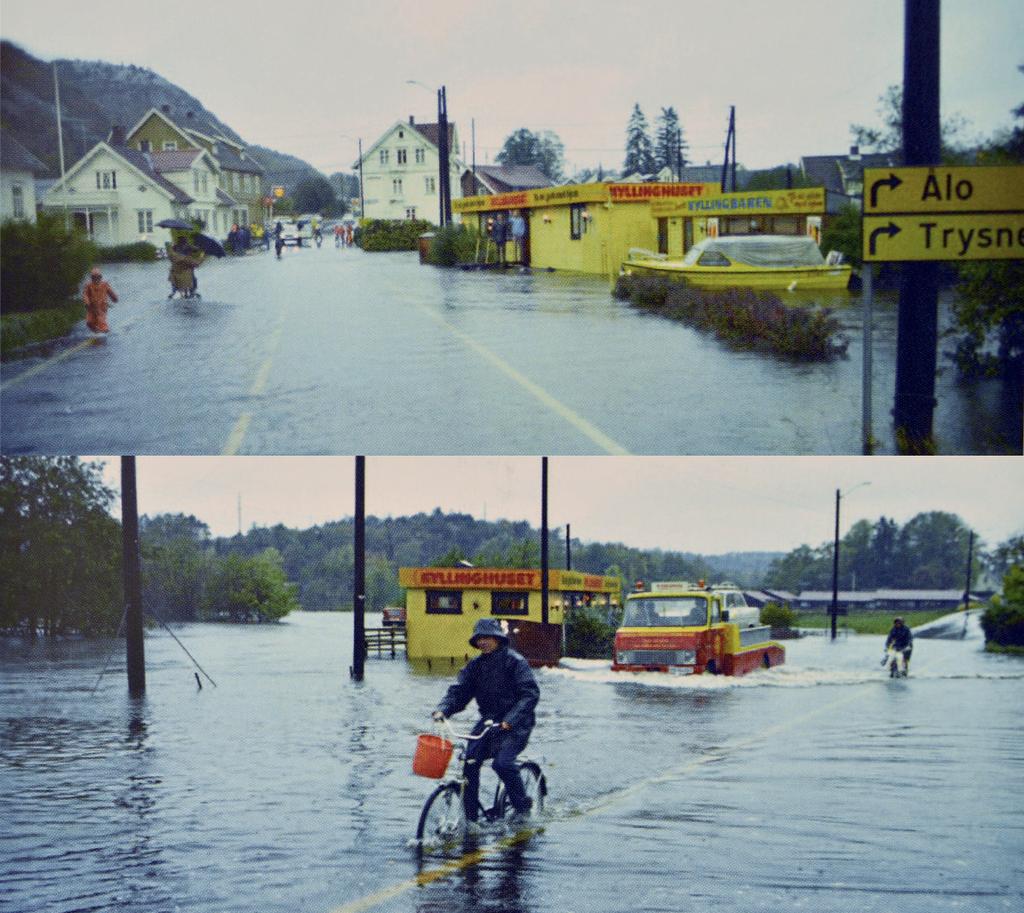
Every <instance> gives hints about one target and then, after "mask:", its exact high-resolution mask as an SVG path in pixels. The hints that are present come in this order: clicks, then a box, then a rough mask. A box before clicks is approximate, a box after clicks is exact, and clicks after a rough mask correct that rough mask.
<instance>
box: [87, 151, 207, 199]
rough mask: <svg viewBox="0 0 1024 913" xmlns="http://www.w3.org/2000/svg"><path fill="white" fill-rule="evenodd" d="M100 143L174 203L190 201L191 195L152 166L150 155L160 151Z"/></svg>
mask: <svg viewBox="0 0 1024 913" xmlns="http://www.w3.org/2000/svg"><path fill="white" fill-rule="evenodd" d="M101 145H104V146H106V147H107V148H108V149H109V150H110V151H111V152H113V153H114V154H115V155H119V156H120V157H121V158H123V159H124V160H125V161H126V162H128V163H129V164H130V165H132V166H133V167H134V168H137V169H138V170H139V171H141V172H142V173H143V174H144V175H145V176H146V177H148V178H149V179H150V180H151V181H153V182H154V183H155V184H157V186H159V187H160V188H162V189H163V190H166V191H167V192H168V193H169V194H170V195H171V198H172V199H173V200H174V202H175V203H191V202H192V197H190V196H189V195H188V194H187V193H185V191H184V190H182V189H181V188H180V187H178V186H176V185H175V184H172V183H171V182H170V181H168V180H167V178H165V177H164V176H163V175H162V174H160V173H159V172H158V171H157V170H156V169H155V168H154V167H153V161H152V157H153V156H154V155H159V154H160V153H154V152H140V151H139V150H138V149H132V148H131V147H130V146H107V144H106V143H102V144H101ZM83 161H84V158H83Z"/></svg>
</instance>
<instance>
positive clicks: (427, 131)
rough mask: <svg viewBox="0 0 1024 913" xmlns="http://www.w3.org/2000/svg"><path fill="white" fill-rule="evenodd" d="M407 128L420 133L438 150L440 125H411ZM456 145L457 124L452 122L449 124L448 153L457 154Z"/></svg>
mask: <svg viewBox="0 0 1024 913" xmlns="http://www.w3.org/2000/svg"><path fill="white" fill-rule="evenodd" d="M407 126H409V127H412V128H413V130H416V131H418V132H419V133H421V134H422V135H423V138H424V139H425V140H426V141H427V142H428V143H430V144H431V145H433V146H434V148H437V145H438V142H439V140H440V139H441V128H440V125H439V124H417V123H409V124H407ZM454 144H455V124H453V123H452V122H451V121H449V122H448V151H449V152H457V151H458V150H456V149H455V148H454Z"/></svg>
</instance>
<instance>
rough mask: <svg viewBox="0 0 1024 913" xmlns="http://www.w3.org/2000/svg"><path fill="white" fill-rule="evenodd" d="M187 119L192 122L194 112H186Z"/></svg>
mask: <svg viewBox="0 0 1024 913" xmlns="http://www.w3.org/2000/svg"><path fill="white" fill-rule="evenodd" d="M185 119H186V120H192V112H191V111H186V112H185Z"/></svg>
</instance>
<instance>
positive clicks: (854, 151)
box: [850, 146, 860, 162]
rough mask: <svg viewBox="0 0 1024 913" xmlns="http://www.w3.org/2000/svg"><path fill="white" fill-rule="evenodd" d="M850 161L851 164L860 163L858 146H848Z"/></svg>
mask: <svg viewBox="0 0 1024 913" xmlns="http://www.w3.org/2000/svg"><path fill="white" fill-rule="evenodd" d="M850 161H851V162H859V161H860V146H850Z"/></svg>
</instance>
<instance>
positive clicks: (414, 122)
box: [409, 114, 416, 127]
mask: <svg viewBox="0 0 1024 913" xmlns="http://www.w3.org/2000/svg"><path fill="white" fill-rule="evenodd" d="M409 126H410V127H415V126H416V121H415V120H414V119H413V116H412V115H411V114H410V115H409Z"/></svg>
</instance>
